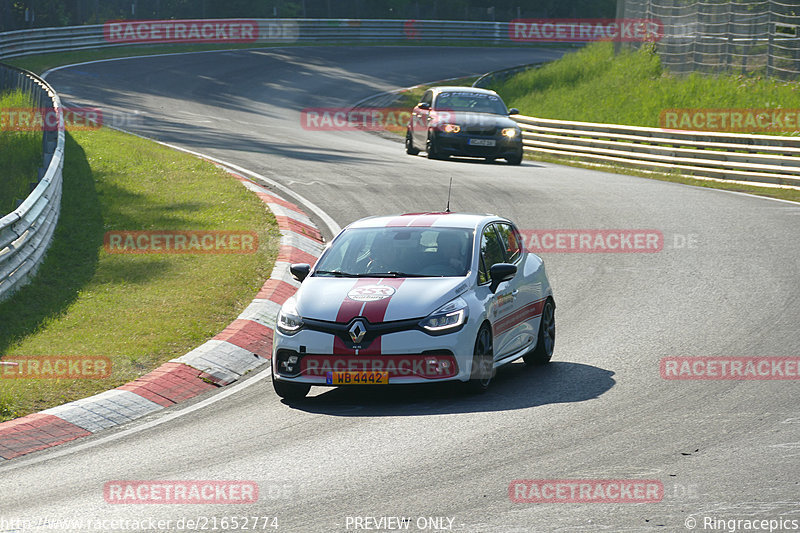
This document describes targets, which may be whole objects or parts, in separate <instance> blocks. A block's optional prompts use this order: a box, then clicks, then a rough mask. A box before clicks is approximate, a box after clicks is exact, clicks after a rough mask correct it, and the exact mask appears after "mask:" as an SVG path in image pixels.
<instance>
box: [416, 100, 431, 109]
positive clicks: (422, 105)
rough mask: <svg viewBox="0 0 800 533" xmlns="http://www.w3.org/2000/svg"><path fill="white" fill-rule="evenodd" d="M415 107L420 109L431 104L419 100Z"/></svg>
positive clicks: (428, 107) (427, 107)
mask: <svg viewBox="0 0 800 533" xmlns="http://www.w3.org/2000/svg"><path fill="white" fill-rule="evenodd" d="M417 107H418V108H420V109H430V108H431V104H429V103H428V102H420V103H418V104H417Z"/></svg>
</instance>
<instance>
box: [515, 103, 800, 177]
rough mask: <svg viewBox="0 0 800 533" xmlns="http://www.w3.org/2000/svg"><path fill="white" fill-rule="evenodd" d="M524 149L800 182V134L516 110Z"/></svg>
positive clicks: (703, 173) (701, 173)
mask: <svg viewBox="0 0 800 533" xmlns="http://www.w3.org/2000/svg"><path fill="white" fill-rule="evenodd" d="M512 118H513V119H514V120H516V121H517V123H518V124H519V125H520V128H522V136H523V145H524V149H525V150H526V151H529V152H537V153H545V154H551V155H556V156H567V157H570V158H580V159H587V160H590V161H595V162H601V163H606V164H620V165H624V166H633V167H636V168H643V169H646V170H652V171H657V172H663V173H670V172H671V171H673V170H678V171H679V172H680V173H681V174H686V175H692V176H698V177H701V178H713V179H718V180H736V181H747V182H754V183H764V184H770V185H780V186H786V187H800V157H798V156H800V137H787V136H778V135H745V134H737V133H721V132H702V131H678V130H664V129H660V128H644V127H637V126H620V125H617V124H595V123H591V122H569V121H565V120H552V119H544V118H535V117H528V116H523V115H515V116H512Z"/></svg>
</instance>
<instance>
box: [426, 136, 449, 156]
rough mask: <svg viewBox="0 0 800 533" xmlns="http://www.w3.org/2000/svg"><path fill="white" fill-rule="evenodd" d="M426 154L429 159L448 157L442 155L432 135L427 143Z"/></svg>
mask: <svg viewBox="0 0 800 533" xmlns="http://www.w3.org/2000/svg"><path fill="white" fill-rule="evenodd" d="M425 152H426V153H427V154H428V159H447V155H446V154H441V153H440V152H439V150H438V149H437V148H436V141H434V140H433V138H432V137H431V136H430V135H428V141H427V142H426V143H425Z"/></svg>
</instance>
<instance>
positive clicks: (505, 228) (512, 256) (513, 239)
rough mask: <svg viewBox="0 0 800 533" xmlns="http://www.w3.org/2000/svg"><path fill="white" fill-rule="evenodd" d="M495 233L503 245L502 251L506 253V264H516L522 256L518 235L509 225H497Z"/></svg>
mask: <svg viewBox="0 0 800 533" xmlns="http://www.w3.org/2000/svg"><path fill="white" fill-rule="evenodd" d="M497 233H499V234H500V240H501V241H502V243H503V250H505V252H506V262H508V263H516V262H517V261H519V258H520V257H521V256H522V247H521V246H520V240H519V234H518V233H517V231H516V229H514V227H513V226H512V225H511V224H497Z"/></svg>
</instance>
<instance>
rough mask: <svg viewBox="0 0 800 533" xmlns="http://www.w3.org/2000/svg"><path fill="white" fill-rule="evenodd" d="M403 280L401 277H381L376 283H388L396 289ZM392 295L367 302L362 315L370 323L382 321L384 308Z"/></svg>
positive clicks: (384, 313) (387, 305)
mask: <svg viewBox="0 0 800 533" xmlns="http://www.w3.org/2000/svg"><path fill="white" fill-rule="evenodd" d="M403 281H405V280H404V279H403V278H388V279H382V280H381V281H380V282H379V283H376V285H388V286H390V287H394V290H395V291H396V290H397V289H398V287H400V285H402V284H403ZM393 296H394V295H392V296H389V297H388V298H384V299H382V300H376V301H374V302H367V304H366V305H365V306H364V312H363V313H362V316H363V317H364V318H366V319H367V320H369V321H370V322H371V323H372V324H377V323H378V322H383V319H384V317H385V316H386V308H387V307H389V302H390V301H391V300H392V297H393Z"/></svg>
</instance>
